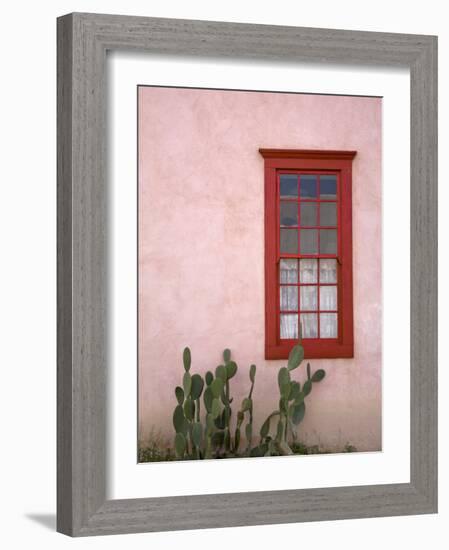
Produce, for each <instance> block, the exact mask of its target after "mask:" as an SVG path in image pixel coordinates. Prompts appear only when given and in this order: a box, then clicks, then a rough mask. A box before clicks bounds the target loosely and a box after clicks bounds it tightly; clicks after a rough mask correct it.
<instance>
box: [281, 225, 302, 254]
mask: <svg viewBox="0 0 449 550" xmlns="http://www.w3.org/2000/svg"><path fill="white" fill-rule="evenodd" d="M297 253H298V231H297V230H296V229H281V254H297Z"/></svg>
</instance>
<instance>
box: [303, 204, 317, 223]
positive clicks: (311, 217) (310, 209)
mask: <svg viewBox="0 0 449 550" xmlns="http://www.w3.org/2000/svg"><path fill="white" fill-rule="evenodd" d="M300 208H301V216H300V220H299V221H300V225H302V226H303V227H304V226H307V225H317V223H316V203H314V202H303V203H301V206H300Z"/></svg>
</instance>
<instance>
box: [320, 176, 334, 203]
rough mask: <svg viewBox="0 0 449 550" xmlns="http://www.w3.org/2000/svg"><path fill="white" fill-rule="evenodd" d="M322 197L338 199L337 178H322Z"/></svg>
mask: <svg viewBox="0 0 449 550" xmlns="http://www.w3.org/2000/svg"><path fill="white" fill-rule="evenodd" d="M320 197H321V198H322V199H336V198H337V176H320Z"/></svg>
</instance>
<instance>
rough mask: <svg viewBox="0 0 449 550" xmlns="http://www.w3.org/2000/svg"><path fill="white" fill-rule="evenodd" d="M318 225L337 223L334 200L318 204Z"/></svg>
mask: <svg viewBox="0 0 449 550" xmlns="http://www.w3.org/2000/svg"><path fill="white" fill-rule="evenodd" d="M320 225H321V226H323V225H328V226H329V225H337V203H336V202H322V203H321V204H320Z"/></svg>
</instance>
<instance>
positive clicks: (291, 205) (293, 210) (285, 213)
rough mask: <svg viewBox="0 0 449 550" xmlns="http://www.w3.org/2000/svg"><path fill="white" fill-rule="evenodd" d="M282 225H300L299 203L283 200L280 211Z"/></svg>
mask: <svg viewBox="0 0 449 550" xmlns="http://www.w3.org/2000/svg"><path fill="white" fill-rule="evenodd" d="M280 220H281V225H283V226H289V225H298V203H297V202H296V201H295V202H292V201H289V202H286V201H282V202H281V212H280Z"/></svg>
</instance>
